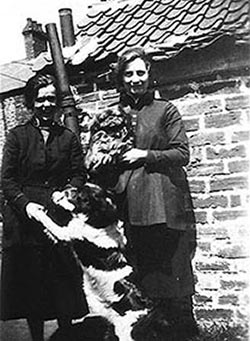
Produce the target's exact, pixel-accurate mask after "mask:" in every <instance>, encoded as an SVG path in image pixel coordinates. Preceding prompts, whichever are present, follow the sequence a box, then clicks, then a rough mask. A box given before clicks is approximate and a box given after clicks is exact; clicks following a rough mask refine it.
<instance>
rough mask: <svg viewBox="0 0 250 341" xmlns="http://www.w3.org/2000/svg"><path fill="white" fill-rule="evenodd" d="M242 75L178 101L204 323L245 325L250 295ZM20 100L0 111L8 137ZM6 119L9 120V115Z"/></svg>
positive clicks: (99, 96) (84, 106)
mask: <svg viewBox="0 0 250 341" xmlns="http://www.w3.org/2000/svg"><path fill="white" fill-rule="evenodd" d="M245 84H246V81H245V79H244V78H241V79H235V80H233V81H231V82H230V87H228V83H225V87H220V90H216V89H217V87H216V89H215V90H214V91H211V87H210V93H207V94H206V93H204V92H203V93H202V94H201V93H199V94H198V93H194V92H193V93H191V92H190V93H188V94H186V96H184V97H182V98H176V99H175V100H173V103H174V104H175V105H176V106H177V107H178V109H179V110H180V113H181V115H182V117H183V120H184V122H185V125H186V129H187V133H188V136H189V140H190V150H191V162H190V164H189V166H188V167H187V172H188V177H189V182H190V186H191V191H192V196H193V200H194V205H195V214H196V220H197V241H198V248H197V252H196V255H195V257H194V260H193V266H194V272H195V278H196V281H197V284H196V295H195V311H196V315H197V317H198V318H199V319H200V320H202V319H205V320H210V321H214V320H216V319H218V320H227V321H228V320H229V321H231V322H236V323H240V324H243V322H244V321H245V322H246V321H247V314H248V309H247V308H248V305H249V301H248V300H249V295H248V291H249V289H248V277H249V271H248V270H249V248H248V240H249V223H248V219H249V218H248V212H247V211H248V204H249V202H248V196H249V188H248V186H249V181H248V177H249V149H248V147H249V135H250V133H249V131H250V130H249V113H250V101H249V95H248V93H247V90H248V89H247V87H246V86H245ZM117 99H118V96H117V94H116V92H115V91H114V90H110V91H107V92H103V91H99V92H95V93H91V94H85V95H82V96H81V102H80V103H79V104H78V107H79V108H80V109H81V110H83V111H87V112H92V113H93V114H95V113H96V112H97V111H99V110H102V109H103V108H104V107H105V106H106V105H107V104H110V103H112V102H114V101H117ZM23 109H24V106H23V99H22V97H21V96H18V97H16V98H12V97H10V98H8V99H6V100H5V101H3V102H2V103H1V107H0V125H1V127H0V128H1V129H0V131H1V136H0V139H1V140H0V144H1V145H0V154H1V151H2V145H3V141H4V138H5V136H4V134H3V133H4V132H5V131H6V130H7V129H8V128H9V127H10V126H12V125H13V124H14V123H15V122H16V121H18V120H20V119H22V120H23V119H24V118H23V116H22V114H21V112H22V110H23ZM3 114H4V115H3Z"/></svg>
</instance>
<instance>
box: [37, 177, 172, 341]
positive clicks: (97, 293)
mask: <svg viewBox="0 0 250 341" xmlns="http://www.w3.org/2000/svg"><path fill="white" fill-rule="evenodd" d="M52 201H53V203H54V209H52V211H54V212H50V216H51V217H52V219H53V220H52V219H51V218H49V217H48V215H44V217H42V222H43V225H44V226H45V227H46V230H45V232H46V233H47V235H48V236H50V237H51V238H53V239H54V240H55V241H58V240H63V241H68V242H69V243H71V245H72V249H73V252H74V254H75V257H76V258H77V260H78V262H79V263H80V265H81V267H82V270H83V283H84V284H83V286H84V287H83V290H84V292H85V295H86V298H87V302H88V305H89V310H90V316H88V317H87V318H88V319H89V318H91V316H99V317H100V316H101V317H102V318H104V319H105V320H106V321H108V323H111V324H112V325H113V326H114V330H115V334H116V335H117V336H118V338H119V340H120V341H130V340H137V341H142V340H143V341H145V340H150V341H153V340H157V341H161V340H162V341H163V340H167V339H168V338H167V336H166V335H167V330H168V327H169V325H168V321H167V320H166V318H165V317H163V316H160V314H159V313H158V312H157V310H155V309H154V308H152V305H151V302H150V300H148V299H146V298H145V297H143V295H142V293H141V291H140V290H139V289H138V287H137V285H136V284H135V283H134V281H133V280H132V278H133V274H134V270H133V267H132V266H131V265H130V264H129V262H128V260H127V258H126V257H125V255H124V249H125V243H126V239H125V237H124V234H123V230H122V227H121V224H120V223H119V220H118V216H117V209H116V206H115V204H114V202H113V200H112V197H111V196H110V195H109V194H108V193H107V192H106V191H104V190H103V189H102V188H100V187H99V186H97V185H94V184H90V183H87V184H85V185H84V187H83V188H82V189H81V191H79V190H77V189H75V188H71V187H69V188H66V189H65V190H63V191H61V192H54V193H53V196H52ZM99 323H100V321H99ZM96 328H98V327H97V326H96ZM78 329H79V328H78ZM57 333H60V331H57ZM58 340H59V339H58ZM82 340H85V339H84V335H83V338H82ZM103 340H104V338H103ZM110 340H111V339H110Z"/></svg>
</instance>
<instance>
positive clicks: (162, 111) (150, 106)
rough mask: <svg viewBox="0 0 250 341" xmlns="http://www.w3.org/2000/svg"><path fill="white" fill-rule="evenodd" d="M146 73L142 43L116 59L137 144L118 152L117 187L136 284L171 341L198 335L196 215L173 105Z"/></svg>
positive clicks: (123, 105)
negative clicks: (168, 328) (194, 305)
mask: <svg viewBox="0 0 250 341" xmlns="http://www.w3.org/2000/svg"><path fill="white" fill-rule="evenodd" d="M150 76H151V75H150V61H149V59H148V56H147V55H146V54H145V52H144V50H143V49H142V48H131V49H129V50H127V51H126V52H124V53H123V54H122V55H121V56H120V57H119V59H118V65H117V83H118V90H119V91H120V109H121V110H122V111H123V112H125V113H129V114H130V118H131V123H132V129H133V132H134V147H133V148H132V149H130V150H129V151H127V152H126V153H125V154H124V155H123V157H122V167H123V168H125V169H126V170H125V171H124V172H123V173H122V174H121V176H120V179H119V182H118V184H117V186H116V190H117V192H118V193H120V194H121V197H124V194H125V196H126V199H125V201H124V202H123V205H122V214H123V219H124V220H125V221H126V224H125V226H126V234H127V237H128V241H129V245H130V247H131V249H132V254H133V257H134V258H135V264H136V267H137V271H138V280H139V283H140V285H141V286H142V288H143V289H144V290H145V292H146V294H147V295H148V296H149V297H151V299H152V300H153V302H154V304H155V305H156V307H158V308H159V309H160V311H161V313H162V314H165V316H166V319H167V320H168V321H169V322H170V325H171V326H172V327H171V328H172V330H173V334H175V333H177V334H176V335H177V338H176V340H177V339H178V340H184V339H185V337H189V336H192V335H195V334H196V333H197V327H196V322H195V320H194V316H193V309H192V295H193V293H194V279H193V274H192V266H191V259H192V256H193V253H194V249H195V230H194V227H195V221H194V213H193V207H192V202H191V196H190V192H189V186H188V182H187V178H186V174H185V171H184V169H183V166H186V165H187V164H188V162H189V146H188V139H187V136H186V133H185V128H184V125H183V121H182V119H181V116H180V114H179V112H178V110H177V109H176V108H175V107H174V105H172V104H171V103H170V102H168V101H166V100H164V99H155V98H154V93H153V91H151V90H150ZM179 332H180V333H182V334H178V333H179ZM178 335H179V336H178Z"/></svg>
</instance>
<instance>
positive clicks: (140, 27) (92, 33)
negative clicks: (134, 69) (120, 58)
mask: <svg viewBox="0 0 250 341" xmlns="http://www.w3.org/2000/svg"><path fill="white" fill-rule="evenodd" d="M111 6H112V7H111ZM78 28H79V32H78V33H77V36H83V37H84V36H86V37H89V38H91V37H95V38H97V39H98V42H99V47H98V48H97V49H96V51H94V52H93V53H92V57H94V58H96V59H103V58H105V57H106V56H107V55H109V54H110V53H116V54H120V53H121V52H122V51H123V50H124V49H126V48H127V47H130V46H135V45H142V46H144V47H145V48H146V49H147V48H148V49H150V50H151V51H152V50H155V51H158V52H161V54H164V56H165V57H168V58H170V57H173V56H175V55H177V54H178V53H180V52H181V51H182V50H183V49H184V48H187V47H188V48H192V49H200V48H203V47H205V46H207V45H209V44H212V43H213V42H214V41H216V40H218V39H219V38H220V37H223V36H226V35H227V36H233V37H234V38H235V40H236V43H237V42H239V43H245V42H248V43H249V35H250V29H249V0H133V1H131V0H127V1H126V0H123V1H120V2H118V4H116V5H114V3H113V2H112V4H110V3H106V4H105V5H102V6H96V7H94V6H93V8H92V9H91V10H90V11H89V12H88V13H87V15H86V16H85V18H84V19H83V20H82V21H81V22H80V23H79V24H78Z"/></svg>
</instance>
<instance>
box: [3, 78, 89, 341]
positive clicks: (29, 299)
mask: <svg viewBox="0 0 250 341" xmlns="http://www.w3.org/2000/svg"><path fill="white" fill-rule="evenodd" d="M25 98H26V102H27V106H28V108H30V109H32V110H33V114H34V115H33V117H32V118H31V120H30V121H28V122H27V123H26V124H23V125H19V126H17V127H15V128H14V129H12V130H11V131H10V132H9V135H8V136H7V140H6V144H5V148H4V154H3V162H2V190H3V194H4V199H5V201H4V205H3V217H4V224H3V259H2V287H1V319H2V320H9V319H19V318H26V319H27V321H28V325H29V327H30V331H31V335H32V339H33V340H36V341H41V340H43V321H44V320H49V319H55V318H56V319H57V320H58V323H59V324H60V325H65V326H66V325H67V324H69V323H70V322H71V319H72V318H78V317H82V316H83V315H85V314H86V313H87V312H88V309H87V305H86V300H85V297H84V295H83V292H82V283H81V272H80V269H79V268H78V266H77V264H76V263H75V260H74V258H73V256H72V254H71V251H70V249H69V247H68V246H67V245H64V244H63V243H58V244H56V245H54V244H53V243H52V242H51V241H50V240H48V238H47V237H46V236H45V234H44V232H43V227H42V225H41V224H39V212H40V210H45V209H46V208H48V207H49V204H50V197H51V193H52V192H53V191H54V190H56V189H58V188H62V187H64V186H65V185H67V184H68V185H71V186H74V187H78V186H81V185H83V184H84V182H85V180H86V173H85V169H84V167H83V157H82V150H81V145H80V143H79V142H78V139H77V137H76V135H75V134H74V133H73V132H72V131H70V130H69V129H67V128H65V127H64V126H62V125H59V124H58V123H56V121H55V117H56V114H57V111H58V104H59V98H58V92H57V85H56V81H55V78H54V77H53V76H51V75H48V74H45V75H42V74H38V75H36V76H34V77H33V78H31V79H30V80H29V81H28V82H27V86H26V91H25Z"/></svg>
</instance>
